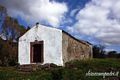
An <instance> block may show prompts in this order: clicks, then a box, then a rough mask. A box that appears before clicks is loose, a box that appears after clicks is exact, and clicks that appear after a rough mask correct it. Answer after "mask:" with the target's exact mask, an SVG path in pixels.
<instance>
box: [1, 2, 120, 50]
mask: <svg viewBox="0 0 120 80" xmlns="http://www.w3.org/2000/svg"><path fill="white" fill-rule="evenodd" d="M0 4H1V5H3V6H5V7H6V8H7V11H8V15H10V16H12V17H14V18H17V19H18V21H19V23H20V24H22V25H24V26H26V27H27V26H31V27H32V26H33V25H35V23H36V22H39V23H40V24H43V25H49V26H51V27H55V28H59V29H63V30H65V31H67V32H69V33H70V34H72V35H73V36H74V37H76V38H79V39H83V40H86V41H89V42H90V43H92V44H102V45H105V46H106V50H117V51H120V37H119V35H120V15H119V14H120V7H119V5H120V0H35V1H33V0H0Z"/></svg>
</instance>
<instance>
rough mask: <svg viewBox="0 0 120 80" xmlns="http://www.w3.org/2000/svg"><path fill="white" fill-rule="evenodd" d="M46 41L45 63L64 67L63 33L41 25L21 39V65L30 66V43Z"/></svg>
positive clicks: (19, 56)
mask: <svg viewBox="0 0 120 80" xmlns="http://www.w3.org/2000/svg"><path fill="white" fill-rule="evenodd" d="M35 40H38V41H42V40H43V41H44V56H43V57H44V62H43V64H45V63H54V64H57V65H61V66H62V65H63V60H62V31H61V30H59V29H55V28H50V27H46V26H43V25H39V26H38V27H36V26H34V27H33V28H31V29H30V30H29V31H28V32H26V33H25V34H24V35H23V36H22V37H20V38H19V50H18V51H19V52H18V53H19V55H18V59H19V63H20V64H21V65H22V64H30V42H34V41H35Z"/></svg>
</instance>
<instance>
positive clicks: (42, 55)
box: [30, 40, 44, 63]
mask: <svg viewBox="0 0 120 80" xmlns="http://www.w3.org/2000/svg"><path fill="white" fill-rule="evenodd" d="M35 44H42V46H43V48H42V54H41V62H39V63H43V61H44V42H43V41H37V40H35V41H34V42H30V63H35V62H33V45H35Z"/></svg>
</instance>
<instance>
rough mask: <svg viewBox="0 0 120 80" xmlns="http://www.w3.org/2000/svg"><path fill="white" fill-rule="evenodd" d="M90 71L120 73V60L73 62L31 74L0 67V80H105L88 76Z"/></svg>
mask: <svg viewBox="0 0 120 80" xmlns="http://www.w3.org/2000/svg"><path fill="white" fill-rule="evenodd" d="M89 70H91V72H110V71H114V72H115V71H120V59H92V60H81V61H71V62H68V63H66V67H56V68H54V69H49V70H44V69H43V70H37V71H34V72H31V73H25V72H20V71H18V70H17V69H16V68H15V67H0V80H103V77H99V76H96V77H95V76H93V77H90V76H86V73H87V72H88V71H89ZM119 77H120V75H119ZM106 78H110V77H106ZM113 78H115V77H113ZM106 80H107V79H106Z"/></svg>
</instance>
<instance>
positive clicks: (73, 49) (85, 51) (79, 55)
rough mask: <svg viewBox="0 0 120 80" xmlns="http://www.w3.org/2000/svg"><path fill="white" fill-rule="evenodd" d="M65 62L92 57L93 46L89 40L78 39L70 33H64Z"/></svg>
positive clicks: (63, 49)
mask: <svg viewBox="0 0 120 80" xmlns="http://www.w3.org/2000/svg"><path fill="white" fill-rule="evenodd" d="M62 53H63V62H64V63H65V62H68V61H71V60H81V59H88V58H91V57H92V46H91V45H90V44H88V43H87V42H83V41H78V40H76V39H75V38H73V37H72V36H70V35H69V34H67V33H65V32H63V34H62Z"/></svg>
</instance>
